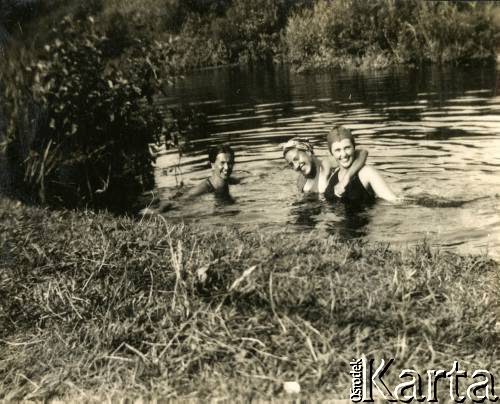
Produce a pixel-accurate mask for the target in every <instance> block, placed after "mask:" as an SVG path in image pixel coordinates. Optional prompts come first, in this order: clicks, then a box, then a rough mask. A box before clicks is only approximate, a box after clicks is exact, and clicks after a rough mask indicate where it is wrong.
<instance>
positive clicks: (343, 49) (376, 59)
mask: <svg viewBox="0 0 500 404" xmlns="http://www.w3.org/2000/svg"><path fill="white" fill-rule="evenodd" d="M496 11H498V6H497V5H495V4H480V3H448V2H432V1H429V2H417V1H407V2H403V1H392V0H377V1H372V2H366V1H362V0H336V1H328V0H319V1H318V2H316V3H315V6H314V8H313V9H302V10H299V11H298V12H296V13H295V14H293V15H292V16H291V17H290V18H289V19H288V25H287V29H286V36H285V41H286V44H287V47H288V58H289V61H290V62H291V63H292V64H295V65H296V66H298V68H300V69H308V68H314V67H331V66H345V65H354V66H374V65H375V66H377V65H378V66H385V65H387V64H391V63H422V62H436V63H463V62H466V61H469V60H491V59H492V58H493V57H494V55H495V38H497V37H498V33H499V32H500V30H499V27H498V24H497V23H495V21H494V17H495V12H496Z"/></svg>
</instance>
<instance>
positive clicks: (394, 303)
mask: <svg viewBox="0 0 500 404" xmlns="http://www.w3.org/2000/svg"><path fill="white" fill-rule="evenodd" d="M0 230H1V231H0V308H1V309H0V324H1V325H2V326H1V327H0V357H2V361H0V400H6V401H10V400H21V399H25V400H36V401H43V400H48V399H64V400H68V401H73V400H86V401H88V400H92V399H94V400H103V399H110V398H115V399H119V398H123V397H128V398H134V397H135V398H137V397H143V398H191V399H198V398H226V399H234V398H236V397H239V398H244V399H251V398H271V397H277V396H278V397H279V396H282V397H283V396H284V395H286V393H284V391H283V382H285V381H294V382H298V383H299V384H300V386H301V389H302V392H301V394H302V397H308V398H311V399H314V398H316V399H320V398H321V399H334V398H336V399H339V398H344V399H345V398H347V397H348V392H349V386H350V375H349V371H350V367H349V361H350V360H352V358H359V357H360V356H361V355H362V354H366V355H367V356H368V357H373V358H379V359H380V358H385V359H388V358H396V363H395V364H394V365H393V367H394V368H395V369H398V371H393V372H389V374H388V375H387V376H385V377H384V380H385V382H386V383H387V384H388V385H390V386H394V385H395V383H396V381H397V380H399V379H398V378H397V377H398V374H399V371H400V370H401V369H404V368H413V369H417V370H420V371H422V373H421V374H425V369H446V370H449V369H450V368H451V364H452V363H453V361H455V360H458V361H459V362H460V367H461V368H462V369H468V370H470V371H471V370H473V369H488V370H489V371H490V372H492V373H493V374H496V375H498V372H499V371H500V362H499V357H500V356H499V355H498V347H499V346H500V344H499V342H500V340H499V331H500V329H499V323H498V317H497V316H498V310H499V307H498V296H497V294H498V288H499V286H500V283H499V272H498V267H497V264H495V263H494V262H493V261H491V260H489V259H488V258H487V257H484V256H459V255H456V254H453V253H447V252H444V251H439V250H436V249H432V248H430V247H429V246H428V245H426V244H419V245H417V246H414V247H408V248H404V249H402V250H393V249H390V248H389V247H388V246H387V245H377V244H367V243H362V242H357V241H353V242H342V241H339V240H337V239H335V238H332V237H330V238H326V239H325V238H319V237H317V236H316V235H315V233H314V232H313V233H309V234H304V235H303V236H301V237H299V238H298V239H297V236H294V235H289V234H285V233H276V234H259V233H258V232H252V231H247V232H240V231H237V230H235V229H231V228H228V227H220V228H211V229H207V228H202V227H188V226H183V225H171V224H169V223H168V221H165V220H164V219H162V218H161V217H159V216H158V217H156V218H155V217H152V218H149V219H148V220H141V221H136V220H132V219H130V218H125V217H123V218H117V217H113V216H111V215H108V214H104V213H93V212H91V211H66V210H60V211H54V210H47V209H42V208H37V207H26V206H23V205H20V204H19V203H16V202H12V201H9V200H6V199H1V200H0ZM290 246H293V248H290ZM461 383H465V381H464V380H462V382H461ZM469 384H470V382H469ZM440 390H441V393H442V394H443V395H444V396H445V397H446V396H447V395H448V394H449V393H448V389H447V388H446V385H443V386H442V388H440Z"/></svg>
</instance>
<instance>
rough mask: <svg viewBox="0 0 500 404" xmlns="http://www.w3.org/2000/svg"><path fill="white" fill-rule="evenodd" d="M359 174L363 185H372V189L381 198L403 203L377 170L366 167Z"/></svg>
mask: <svg viewBox="0 0 500 404" xmlns="http://www.w3.org/2000/svg"><path fill="white" fill-rule="evenodd" d="M359 174H360V180H361V181H362V183H363V185H364V186H365V184H366V183H367V184H370V187H371V188H372V189H373V191H374V192H375V194H376V195H377V196H378V197H379V198H382V199H385V200H386V201H389V202H393V203H395V202H399V201H401V198H398V197H397V196H396V194H395V193H394V192H393V191H392V189H391V188H390V187H389V185H388V184H387V183H386V182H385V180H384V178H383V177H382V176H381V175H380V173H379V172H378V171H377V170H376V169H375V168H373V167H370V166H366V167H364V168H363V170H362V171H361V172H360V173H359Z"/></svg>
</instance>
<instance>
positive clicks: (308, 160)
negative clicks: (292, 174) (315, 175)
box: [285, 149, 314, 177]
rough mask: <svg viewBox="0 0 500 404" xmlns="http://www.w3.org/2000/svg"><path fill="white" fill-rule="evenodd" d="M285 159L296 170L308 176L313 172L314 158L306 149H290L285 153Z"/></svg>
mask: <svg viewBox="0 0 500 404" xmlns="http://www.w3.org/2000/svg"><path fill="white" fill-rule="evenodd" d="M285 160H286V161H287V162H288V165H289V166H290V168H292V169H293V170H295V171H300V172H301V173H302V174H304V175H305V176H306V177H308V176H310V175H311V173H312V172H313V164H314V162H313V159H312V157H311V155H310V154H309V153H307V152H305V151H302V150H297V149H290V150H288V151H287V152H286V153H285Z"/></svg>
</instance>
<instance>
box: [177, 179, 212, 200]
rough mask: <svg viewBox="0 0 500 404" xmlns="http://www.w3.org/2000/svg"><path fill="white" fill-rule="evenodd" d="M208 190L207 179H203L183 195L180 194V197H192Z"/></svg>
mask: <svg viewBox="0 0 500 404" xmlns="http://www.w3.org/2000/svg"><path fill="white" fill-rule="evenodd" d="M209 191H210V189H209V187H208V184H207V181H206V180H203V181H201V182H200V183H199V184H197V185H195V186H194V187H193V188H191V189H190V190H189V191H188V192H186V193H185V194H184V195H182V197H181V199H189V198H194V197H196V196H199V195H203V194H206V193H207V192H209Z"/></svg>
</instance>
